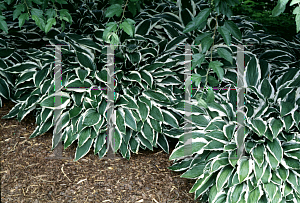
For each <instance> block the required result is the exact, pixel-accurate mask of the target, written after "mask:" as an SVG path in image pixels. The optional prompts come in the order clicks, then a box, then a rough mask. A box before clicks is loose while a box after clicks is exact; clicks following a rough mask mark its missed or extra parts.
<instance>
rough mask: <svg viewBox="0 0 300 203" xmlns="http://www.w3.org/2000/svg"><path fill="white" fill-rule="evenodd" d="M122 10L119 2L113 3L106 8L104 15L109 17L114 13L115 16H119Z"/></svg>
mask: <svg viewBox="0 0 300 203" xmlns="http://www.w3.org/2000/svg"><path fill="white" fill-rule="evenodd" d="M122 12H123V9H122V6H121V5H120V4H113V5H111V6H110V7H108V8H107V9H106V11H105V17H107V18H111V17H113V16H114V15H116V16H117V17H120V16H121V13H122Z"/></svg>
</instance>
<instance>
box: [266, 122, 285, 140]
mask: <svg viewBox="0 0 300 203" xmlns="http://www.w3.org/2000/svg"><path fill="white" fill-rule="evenodd" d="M269 127H270V130H271V132H272V134H273V138H276V137H277V135H278V134H279V133H280V132H281V131H282V129H283V123H282V121H281V120H280V119H276V118H272V119H271V121H270V123H269Z"/></svg>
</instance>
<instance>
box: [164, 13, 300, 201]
mask: <svg viewBox="0 0 300 203" xmlns="http://www.w3.org/2000/svg"><path fill="white" fill-rule="evenodd" d="M236 20H237V21H241V20H242V19H239V18H237V19H236ZM244 23H245V24H243V25H241V27H240V30H242V31H243V38H242V40H243V41H244V43H247V44H248V43H250V44H251V45H252V46H249V47H248V48H247V49H246V53H245V58H244V60H245V78H244V87H246V90H245V98H244V99H245V105H244V111H245V112H246V113H245V120H244V123H245V133H244V142H245V154H244V156H243V157H241V158H240V159H238V158H237V126H238V123H237V121H236V96H237V95H236V91H233V90H218V91H215V95H214V97H212V96H211V93H210V92H209V91H207V92H206V93H205V95H204V97H203V98H204V99H203V100H202V102H200V103H199V97H197V94H196V96H195V98H194V99H192V103H199V105H201V109H202V110H204V113H201V114H200V115H198V116H196V115H195V116H194V117H193V116H192V120H191V121H189V120H187V121H186V122H191V123H192V124H193V130H192V131H191V132H185V133H182V135H180V136H179V142H178V144H177V147H176V149H175V150H174V151H173V152H172V154H171V155H170V160H174V164H173V165H172V166H171V167H169V169H171V170H174V171H179V172H180V171H183V172H184V173H183V174H182V175H181V177H184V178H191V179H195V180H196V182H195V184H194V186H193V187H192V188H191V190H190V192H194V193H195V198H199V197H200V201H203V202H205V201H208V202H249V203H252V202H299V201H300V193H299V192H300V190H299V176H300V173H299V172H300V162H299V156H298V155H297V154H299V146H300V145H299V144H300V142H299V141H300V140H299V138H300V137H299V135H300V134H299V131H300V119H299V117H300V94H299V93H300V70H299V57H298V56H299V50H300V49H299V48H300V47H299V43H297V40H296V39H295V43H294V42H287V41H285V40H284V39H281V38H278V37H275V36H271V35H267V34H264V33H261V32H254V31H253V30H252V29H253V25H252V23H250V22H245V21H244ZM221 35H222V33H221ZM230 47H231V48H232V51H233V55H236V50H237V48H236V47H235V46H234V45H231V46H230ZM283 47H284V48H283ZM217 51H218V50H216V52H217ZM219 55H220V54H219ZM223 58H224V57H223ZM225 59H226V58H225ZM235 60H236V58H235ZM197 67H198V65H197ZM229 67H230V66H229ZM229 67H228V68H225V76H226V75H228V74H229V73H233V75H234V77H228V78H226V80H223V81H225V83H224V84H225V86H228V87H229V86H230V87H233V86H234V84H236V74H237V73H236V70H231V69H230V68H229ZM195 71H196V72H197V71H199V72H200V70H199V68H196V70H195ZM229 71H230V72H229ZM194 76H195V78H196V81H195V83H197V84H196V86H198V85H199V86H201V84H203V83H204V81H203V80H202V82H201V79H199V78H201V74H195V75H194ZM202 76H203V74H202ZM228 76H229V75H228ZM219 87H220V86H219ZM197 98H198V101H197ZM203 102H204V104H205V105H203ZM192 115H193V112H192ZM190 138H191V139H192V141H189V144H187V143H186V144H184V142H185V140H188V139H190Z"/></svg>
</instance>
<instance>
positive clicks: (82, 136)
mask: <svg viewBox="0 0 300 203" xmlns="http://www.w3.org/2000/svg"><path fill="white" fill-rule="evenodd" d="M90 136H91V128H84V129H83V130H81V131H80V132H79V138H78V147H81V146H82V145H83V144H84V143H85V142H86V141H87V140H88V139H89V138H90Z"/></svg>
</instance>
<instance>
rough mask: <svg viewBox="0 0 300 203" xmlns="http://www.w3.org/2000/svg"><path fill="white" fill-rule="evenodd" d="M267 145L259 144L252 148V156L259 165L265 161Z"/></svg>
mask: <svg viewBox="0 0 300 203" xmlns="http://www.w3.org/2000/svg"><path fill="white" fill-rule="evenodd" d="M264 154H265V146H264V145H263V144H257V145H256V146H255V147H254V148H253V150H252V156H253V159H254V161H255V162H256V163H257V165H258V166H259V167H261V166H262V164H263V163H264Z"/></svg>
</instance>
